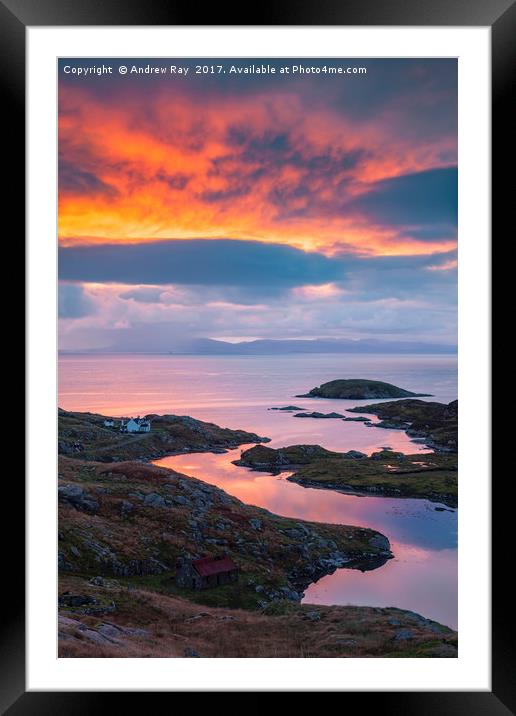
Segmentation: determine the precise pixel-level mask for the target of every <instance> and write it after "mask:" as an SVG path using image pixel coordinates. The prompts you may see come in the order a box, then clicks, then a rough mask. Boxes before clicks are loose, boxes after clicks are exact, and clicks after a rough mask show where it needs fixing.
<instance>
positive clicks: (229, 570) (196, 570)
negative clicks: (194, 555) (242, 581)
mask: <svg viewBox="0 0 516 716" xmlns="http://www.w3.org/2000/svg"><path fill="white" fill-rule="evenodd" d="M238 573H239V568H238V566H237V565H236V564H235V563H234V562H233V560H232V559H231V558H230V557H228V556H227V555H225V554H224V555H220V556H217V557H202V558H201V559H193V560H192V559H186V558H183V559H181V560H180V561H179V562H178V564H177V569H176V584H177V585H178V587H184V588H186V589H210V588H211V587H218V586H219V585H221V584H231V583H232V582H237V581H238Z"/></svg>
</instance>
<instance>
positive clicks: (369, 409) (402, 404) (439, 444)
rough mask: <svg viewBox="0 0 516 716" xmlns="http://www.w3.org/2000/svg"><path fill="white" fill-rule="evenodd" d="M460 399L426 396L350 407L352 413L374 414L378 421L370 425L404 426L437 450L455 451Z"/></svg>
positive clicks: (412, 435) (378, 426)
mask: <svg viewBox="0 0 516 716" xmlns="http://www.w3.org/2000/svg"><path fill="white" fill-rule="evenodd" d="M458 410H459V404H458V401H457V400H452V402H451V403H448V404H446V403H436V402H430V401H425V400H395V401H392V402H388V403H377V404H376V405H364V406H357V407H355V408H348V412H351V413H366V414H369V413H370V414H374V415H377V416H378V417H379V418H380V421H379V422H376V423H370V426H371V427H375V428H388V429H390V430H404V431H405V432H406V433H407V435H409V436H410V437H412V438H414V441H416V440H417V441H420V442H423V443H424V444H425V445H427V446H428V447H430V448H432V449H434V450H436V451H438V452H449V453H456V452H457V449H458Z"/></svg>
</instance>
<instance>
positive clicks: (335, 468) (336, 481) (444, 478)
mask: <svg viewBox="0 0 516 716" xmlns="http://www.w3.org/2000/svg"><path fill="white" fill-rule="evenodd" d="M382 456H383V457H382ZM287 479H288V480H291V481H292V482H296V483H298V484H300V485H304V486H305V487H323V488H329V489H341V490H344V491H351V492H364V493H366V494H367V493H371V494H374V495H389V496H398V497H400V496H401V497H417V498H427V499H429V500H432V501H435V502H443V503H444V504H447V505H450V506H453V507H455V506H456V505H457V457H456V456H455V455H448V454H434V453H431V454H421V453H419V454H415V455H404V456H401V454H400V453H392V452H390V451H388V450H385V451H383V452H382V453H377V454H376V456H373V457H370V458H362V459H360V460H350V459H345V458H344V459H342V458H340V459H330V460H318V461H316V462H313V463H311V464H310V465H307V466H305V467H302V468H301V469H300V470H298V471H297V472H296V473H294V474H293V475H291V476H290V477H288V478H287Z"/></svg>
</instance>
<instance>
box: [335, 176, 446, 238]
mask: <svg viewBox="0 0 516 716" xmlns="http://www.w3.org/2000/svg"><path fill="white" fill-rule="evenodd" d="M346 206H347V208H348V210H350V211H358V212H363V213H364V214H367V215H368V216H369V217H371V218H372V219H373V220H375V221H376V222H377V223H381V224H384V225H393V226H406V225H416V226H419V227H421V226H423V228H422V229H421V228H419V229H418V238H420V239H424V238H428V239H434V238H435V233H439V232H440V230H441V229H440V227H449V228H452V227H453V228H454V227H456V224H457V168H456V167H449V168H444V169H430V170H427V171H423V172H418V173H416V174H405V175H403V176H399V177H395V178H393V179H385V180H383V181H380V182H377V183H376V185H375V186H374V187H373V189H372V190H371V191H369V192H368V193H367V194H364V195H362V196H360V197H358V198H357V199H354V200H352V201H350V202H347V204H346ZM425 225H429V226H430V227H432V226H434V227H438V228H437V230H436V229H435V228H434V229H432V228H430V229H427V228H426V226H425ZM432 234H434V235H432Z"/></svg>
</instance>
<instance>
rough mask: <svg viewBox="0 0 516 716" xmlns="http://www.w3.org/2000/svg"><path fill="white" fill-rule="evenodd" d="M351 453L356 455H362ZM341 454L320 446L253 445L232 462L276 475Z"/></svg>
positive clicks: (337, 456) (338, 456)
mask: <svg viewBox="0 0 516 716" xmlns="http://www.w3.org/2000/svg"><path fill="white" fill-rule="evenodd" d="M352 452H354V453H355V454H356V455H360V456H362V455H364V453H358V452H356V451H352ZM342 454H343V453H339V452H333V451H332V450H326V448H323V447H321V446H320V445H289V446H288V447H283V448H270V447H266V446H265V445H254V446H253V447H252V448H248V449H247V450H244V451H243V452H242V453H241V455H240V458H239V459H238V460H233V465H238V466H239V467H249V468H251V469H252V470H257V471H260V472H271V473H273V474H278V473H279V472H281V471H282V470H294V469H296V468H297V467H299V466H300V465H308V464H310V463H312V462H315V461H316V460H322V459H325V458H340V457H342Z"/></svg>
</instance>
